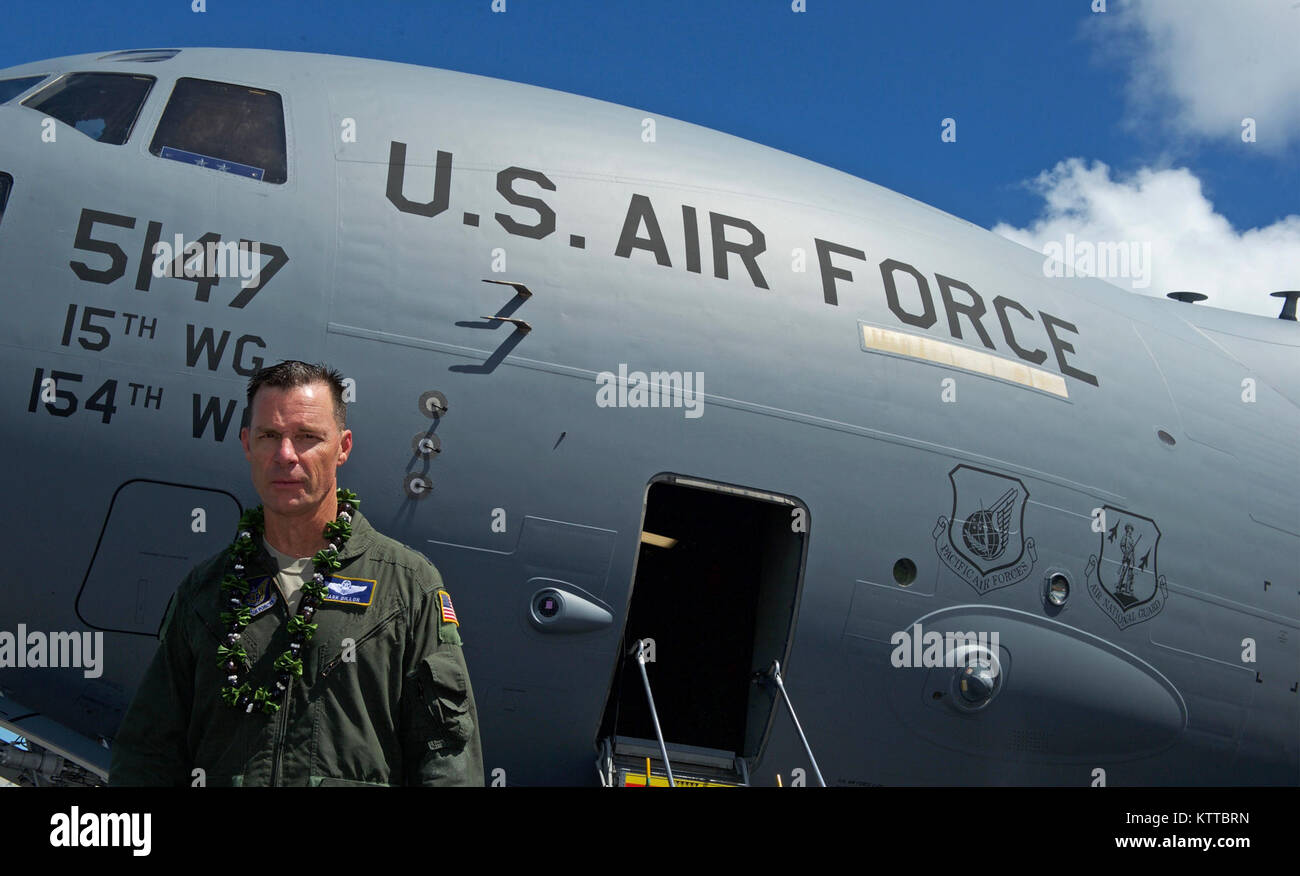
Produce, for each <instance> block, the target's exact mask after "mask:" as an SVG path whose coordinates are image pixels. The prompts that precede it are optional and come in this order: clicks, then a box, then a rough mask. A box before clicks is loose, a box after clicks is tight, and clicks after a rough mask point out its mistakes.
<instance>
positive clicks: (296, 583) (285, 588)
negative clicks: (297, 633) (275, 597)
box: [262, 536, 314, 616]
mask: <svg viewBox="0 0 1300 876" xmlns="http://www.w3.org/2000/svg"><path fill="white" fill-rule="evenodd" d="M262 544H264V545H266V550H267V552H268V553H270V554H271V557H272V558H273V559H274V560H275V562H276V565H277V566H279V567H280V574H278V575H276V576H275V583H276V585H277V586H278V587H279V588H280V595H281V596H283V597H284V604H285V607H287V608H288V609H289V615H290V616H292V615H293V614H294V613H295V612H296V611H297V610H298V603H299V602H300V601H301V600H302V585H303V584H305V583H307V578H308V577H309V576H311V575H312V574H314V570H313V569H312V562H311V557H291V556H289V555H288V554H282V553H280V552H279V551H278V550H276V549H275V548H274V547H272V546H271V543H270V542H269V541H267V540H266V536H262Z"/></svg>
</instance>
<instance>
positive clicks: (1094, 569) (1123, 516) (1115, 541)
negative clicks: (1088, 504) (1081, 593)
mask: <svg viewBox="0 0 1300 876" xmlns="http://www.w3.org/2000/svg"><path fill="white" fill-rule="evenodd" d="M1102 508H1103V509H1104V511H1105V514H1104V516H1103V517H1102V520H1103V525H1102V532H1101V547H1100V548H1099V549H1098V551H1097V553H1096V554H1093V555H1092V556H1090V557H1089V558H1088V569H1087V571H1086V572H1084V573H1083V577H1084V579H1085V580H1086V581H1087V582H1088V593H1089V594H1090V595H1091V596H1092V599H1093V601H1094V602H1096V603H1097V605H1098V606H1099V607H1100V608H1101V610H1102V611H1104V612H1106V615H1107V616H1108V617H1109V618H1110V619H1111V620H1113V621H1114V622H1115V624H1116V626H1118V627H1119V628H1120V629H1121V630H1122V629H1124V628H1125V627H1127V626H1130V625H1131V624H1137V623H1141V622H1142V621H1145V620H1151V618H1153V617H1155V616H1156V615H1157V614H1159V613H1160V609H1162V608H1164V607H1165V602H1166V601H1167V600H1168V599H1169V589H1168V587H1166V586H1165V578H1164V576H1163V575H1161V574H1160V573H1159V572H1157V571H1156V547H1157V546H1158V545H1159V544H1160V528H1159V527H1158V526H1156V522H1155V521H1154V520H1152V519H1151V518H1149V517H1143V516H1141V515H1139V514H1133V513H1132V512H1129V511H1121V510H1119V509H1118V508H1112V507H1111V506H1109V505H1103V506H1102Z"/></svg>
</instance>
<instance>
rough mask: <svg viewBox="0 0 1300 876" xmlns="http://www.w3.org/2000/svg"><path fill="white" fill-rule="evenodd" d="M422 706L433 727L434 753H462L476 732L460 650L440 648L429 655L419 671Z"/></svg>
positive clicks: (418, 685) (418, 678) (422, 661)
mask: <svg viewBox="0 0 1300 876" xmlns="http://www.w3.org/2000/svg"><path fill="white" fill-rule="evenodd" d="M416 672H417V676H416V687H417V690H418V692H419V696H420V701H421V704H422V706H423V708H424V710H425V712H426V714H427V716H428V720H429V721H430V722H431V724H432V730H431V732H430V733H429V736H428V739H427V743H428V746H429V750H430V751H443V750H446V749H451V750H459V749H461V748H464V747H465V744H466V743H467V742H469V740H470V737H471V736H472V735H473V733H474V720H473V717H472V716H471V715H470V710H469V676H468V674H467V673H466V672H465V665H464V663H463V662H462V661H461V660H460V657H459V651H458V650H456V651H453V650H451V649H448V648H440V649H439V650H437V651H435V652H433V653H432V654H429V655H426V656H425V658H424V659H423V660H421V661H420V666H419V668H418V669H417V670H416Z"/></svg>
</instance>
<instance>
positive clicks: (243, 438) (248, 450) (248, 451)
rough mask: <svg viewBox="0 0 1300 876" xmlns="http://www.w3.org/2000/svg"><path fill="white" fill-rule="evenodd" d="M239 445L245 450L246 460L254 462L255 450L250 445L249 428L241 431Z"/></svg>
mask: <svg viewBox="0 0 1300 876" xmlns="http://www.w3.org/2000/svg"><path fill="white" fill-rule="evenodd" d="M239 443H240V445H241V446H242V447H243V448H244V459H247V460H248V461H249V462H252V461H253V448H252V447H250V446H249V445H248V427H247V426H245V427H244V428H242V429H240V430H239Z"/></svg>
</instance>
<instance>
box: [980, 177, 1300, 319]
mask: <svg viewBox="0 0 1300 876" xmlns="http://www.w3.org/2000/svg"><path fill="white" fill-rule="evenodd" d="M1033 187H1034V188H1035V189H1036V190H1037V191H1038V192H1039V193H1040V194H1042V196H1043V198H1044V200H1045V201H1046V204H1045V206H1044V209H1043V212H1042V214H1041V215H1040V216H1039V218H1038V219H1036V220H1035V221H1034V222H1033V223H1032V224H1031V225H1030V226H1029V227H1028V228H1015V227H1013V226H1011V225H1007V224H1005V223H999V224H998V225H997V226H996V227H995V228H994V229H993V231H994V232H995V233H997V234H1001V235H1002V236H1003V237H1006V238H1009V239H1010V240H1014V241H1015V242H1017V243H1019V244H1022V245H1024V246H1027V247H1030V248H1031V249H1035V250H1038V251H1039V252H1044V251H1045V250H1044V247H1046V246H1049V245H1053V244H1054V245H1056V246H1060V247H1063V248H1064V247H1065V246H1066V243H1067V240H1068V238H1067V235H1073V240H1074V241H1076V247H1075V249H1076V252H1077V251H1079V250H1080V249H1081V247H1080V246H1079V245H1078V244H1083V243H1087V244H1091V245H1094V246H1096V245H1098V244H1102V243H1107V242H1119V243H1127V244H1137V245H1138V246H1139V247H1142V246H1143V245H1144V244H1149V252H1150V275H1149V278H1148V279H1149V285H1147V286H1146V287H1145V288H1143V284H1142V280H1141V278H1139V277H1129V278H1123V277H1113V276H1105V277H1103V279H1106V280H1108V281H1109V282H1111V283H1114V284H1115V285H1117V286H1120V287H1122V288H1125V289H1130V290H1132V291H1134V292H1140V293H1143V294H1147V295H1153V296H1157V297H1162V296H1163V295H1164V294H1165V293H1166V292H1171V291H1174V290H1190V291H1194V292H1204V293H1205V294H1206V295H1209V296H1210V297H1209V300H1208V301H1206V302H1205V303H1206V304H1208V305H1212V306H1214V307H1222V308H1226V309H1228V310H1239V311H1242V312H1245V313H1255V314H1259V315H1261V316H1273V317H1275V316H1277V315H1278V312H1279V311H1280V310H1281V304H1282V302H1281V299H1278V298H1270V297H1269V295H1268V293H1270V292H1276V291H1278V290H1280V289H1295V288H1300V287H1298V286H1297V281H1300V275H1298V272H1300V215H1291V216H1287V217H1286V218H1284V219H1281V220H1279V221H1277V222H1275V223H1273V224H1272V225H1269V226H1267V227H1265V228H1252V229H1250V230H1248V231H1242V232H1238V231H1236V230H1235V229H1234V228H1233V227H1232V224H1231V223H1230V222H1229V221H1228V220H1227V219H1226V218H1224V217H1223V216H1221V215H1220V214H1218V213H1216V212H1215V211H1214V205H1213V204H1211V203H1210V202H1209V201H1208V200H1207V199H1206V197H1205V195H1204V194H1202V192H1201V183H1200V180H1198V179H1197V178H1196V177H1195V176H1194V175H1193V174H1192V173H1191V171H1189V170H1187V169H1186V168H1176V169H1168V170H1151V169H1149V168H1144V169H1142V170H1140V171H1138V172H1137V173H1136V174H1134V175H1133V176H1132V177H1130V178H1128V179H1112V178H1111V172H1110V168H1109V167H1107V166H1106V165H1105V164H1103V163H1101V162H1095V163H1094V164H1092V165H1091V166H1088V165H1086V164H1085V163H1084V162H1083V160H1081V159H1078V158H1071V159H1069V160H1067V161H1062V162H1061V163H1059V164H1057V165H1056V167H1054V168H1052V169H1051V170H1050V171H1044V172H1043V173H1041V174H1039V175H1038V178H1037V179H1035V180H1034V181H1033ZM1135 280H1136V281H1137V282H1136V283H1135V282H1134V281H1135Z"/></svg>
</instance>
